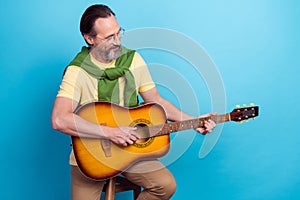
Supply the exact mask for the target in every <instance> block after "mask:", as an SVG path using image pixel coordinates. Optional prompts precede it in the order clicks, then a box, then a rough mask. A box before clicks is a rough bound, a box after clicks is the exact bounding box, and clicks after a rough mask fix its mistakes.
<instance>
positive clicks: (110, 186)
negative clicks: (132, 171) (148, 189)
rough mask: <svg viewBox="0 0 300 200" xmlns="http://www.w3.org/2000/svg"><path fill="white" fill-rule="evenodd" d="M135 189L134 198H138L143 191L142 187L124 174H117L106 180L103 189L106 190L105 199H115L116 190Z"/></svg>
mask: <svg viewBox="0 0 300 200" xmlns="http://www.w3.org/2000/svg"><path fill="white" fill-rule="evenodd" d="M129 190H133V197H134V198H133V199H134V200H136V199H137V197H138V196H139V194H140V193H141V191H142V188H141V187H140V186H138V185H136V184H134V183H132V182H130V181H129V180H127V179H126V178H125V177H123V176H116V177H113V178H110V179H108V180H106V183H105V184H104V187H103V191H104V192H105V200H114V199H115V193H116V192H124V191H129Z"/></svg>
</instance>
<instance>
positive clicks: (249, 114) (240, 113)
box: [230, 104, 259, 122]
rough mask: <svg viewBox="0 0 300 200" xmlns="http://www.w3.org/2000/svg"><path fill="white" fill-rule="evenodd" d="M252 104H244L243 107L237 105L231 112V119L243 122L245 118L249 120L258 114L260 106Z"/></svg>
mask: <svg viewBox="0 0 300 200" xmlns="http://www.w3.org/2000/svg"><path fill="white" fill-rule="evenodd" d="M250 105H251V106H250V107H246V105H245V104H244V107H243V108H241V107H240V106H237V108H236V109H234V110H233V111H232V112H231V113H230V120H231V121H236V122H242V121H243V120H248V119H250V118H254V117H256V116H258V110H259V107H258V106H254V105H253V104H250Z"/></svg>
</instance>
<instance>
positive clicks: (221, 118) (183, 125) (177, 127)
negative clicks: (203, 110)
mask: <svg viewBox="0 0 300 200" xmlns="http://www.w3.org/2000/svg"><path fill="white" fill-rule="evenodd" d="M209 119H211V120H213V121H214V122H215V123H216V124H219V123H223V122H228V121H231V120H230V114H223V115H214V116H211V117H204V118H196V119H191V120H184V121H178V122H171V123H166V124H164V126H163V127H162V128H161V129H160V131H158V132H157V133H156V136H160V135H167V134H170V133H174V132H179V131H183V130H188V129H195V128H199V127H203V126H204V122H205V121H207V120H209Z"/></svg>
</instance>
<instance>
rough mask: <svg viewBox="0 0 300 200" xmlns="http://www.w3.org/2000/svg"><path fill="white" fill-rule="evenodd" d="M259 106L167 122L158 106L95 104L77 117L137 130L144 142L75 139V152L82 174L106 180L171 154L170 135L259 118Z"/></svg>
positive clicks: (83, 108)
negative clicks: (126, 143) (123, 143)
mask: <svg viewBox="0 0 300 200" xmlns="http://www.w3.org/2000/svg"><path fill="white" fill-rule="evenodd" d="M258 110H259V108H258V106H251V107H244V108H236V109H234V110H233V111H232V112H231V113H227V114H222V115H214V116H211V117H206V118H196V119H191V120H185V121H179V122H170V123H168V122H167V118H166V113H165V111H164V109H163V108H162V106H160V105H159V104H156V103H148V104H143V105H140V106H137V107H134V108H125V107H121V106H118V105H116V104H112V103H108V102H93V103H88V104H86V105H83V106H81V107H79V108H78V109H76V111H75V113H76V114H77V115H79V116H80V117H82V118H84V119H85V120H88V121H90V122H93V123H97V124H99V125H105V126H110V127H117V126H129V127H136V128H137V130H136V131H137V133H138V135H139V136H140V139H139V140H137V141H136V142H135V143H134V144H132V145H129V146H121V145H117V144H115V143H112V142H111V141H110V140H108V139H90V138H84V137H75V136H72V145H73V151H74V154H75V158H76V161H77V164H78V166H79V168H80V170H81V172H82V173H83V174H84V175H85V176H87V177H89V178H92V179H95V180H105V179H108V178H111V177H114V176H117V175H118V174H120V173H122V172H123V171H125V170H126V169H127V168H129V167H130V166H131V165H133V164H134V163H136V162H138V161H140V160H146V159H152V158H159V157H162V156H164V155H165V154H166V153H167V152H168V151H169V144H170V135H169V134H170V133H174V132H178V131H182V130H187V129H195V128H198V127H202V126H204V121H206V120H208V119H212V120H213V121H214V122H215V123H222V122H228V121H237V122H241V121H243V120H248V119H249V118H254V117H256V116H258Z"/></svg>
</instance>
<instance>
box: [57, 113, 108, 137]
mask: <svg viewBox="0 0 300 200" xmlns="http://www.w3.org/2000/svg"><path fill="white" fill-rule="evenodd" d="M61 116H63V117H60V116H53V120H52V126H53V128H54V129H55V130H58V131H60V132H63V133H65V134H68V135H71V136H78V137H88V138H103V137H106V136H105V133H104V132H105V131H106V129H108V127H106V126H101V125H99V124H96V123H91V122H89V121H86V120H84V119H82V118H81V117H79V116H78V115H76V114H73V113H69V114H64V115H61Z"/></svg>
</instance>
